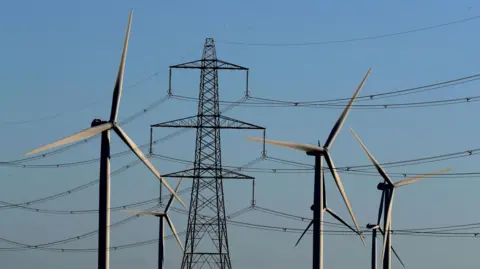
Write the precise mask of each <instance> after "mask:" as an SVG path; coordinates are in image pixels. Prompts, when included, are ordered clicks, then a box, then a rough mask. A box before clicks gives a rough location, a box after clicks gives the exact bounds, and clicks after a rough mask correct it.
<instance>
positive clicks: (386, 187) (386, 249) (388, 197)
mask: <svg viewBox="0 0 480 269" xmlns="http://www.w3.org/2000/svg"><path fill="white" fill-rule="evenodd" d="M350 131H351V132H352V134H353V135H354V136H355V138H356V139H357V141H358V143H360V146H361V147H362V149H363V151H365V153H366V154H367V156H368V158H369V159H370V161H372V163H373V164H374V165H375V167H376V168H377V171H378V173H379V174H380V175H381V176H382V178H383V179H384V182H380V183H378V185H377V189H378V190H381V191H382V197H383V196H384V197H383V198H384V203H385V204H384V206H385V217H384V228H383V230H384V236H383V248H382V261H383V268H384V269H390V268H391V259H392V258H391V257H392V253H391V249H392V234H391V232H390V231H391V228H392V203H393V197H394V194H395V190H396V189H397V188H400V187H402V186H406V185H410V184H413V183H415V182H418V181H419V180H421V179H424V178H427V177H431V176H434V175H438V174H442V173H445V172H448V171H451V170H452V169H451V168H447V169H444V170H440V171H437V172H434V173H431V174H424V175H419V176H415V177H411V178H406V179H403V180H400V181H398V182H393V180H391V179H390V177H389V176H388V175H387V173H386V172H385V170H383V168H382V166H381V165H380V163H378V161H377V160H376V159H375V157H373V155H372V154H371V153H370V152H369V151H368V149H367V147H366V146H365V144H363V142H362V140H360V138H359V137H358V135H357V134H356V133H355V132H354V131H353V129H352V128H350Z"/></svg>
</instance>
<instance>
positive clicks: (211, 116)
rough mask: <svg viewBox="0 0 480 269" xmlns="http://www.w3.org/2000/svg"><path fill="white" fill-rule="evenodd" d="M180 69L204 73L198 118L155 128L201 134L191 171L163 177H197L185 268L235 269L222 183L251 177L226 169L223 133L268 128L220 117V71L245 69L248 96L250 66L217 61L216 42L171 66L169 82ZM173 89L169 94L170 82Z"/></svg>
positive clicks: (187, 239) (194, 117) (193, 117)
mask: <svg viewBox="0 0 480 269" xmlns="http://www.w3.org/2000/svg"><path fill="white" fill-rule="evenodd" d="M176 68H181V69H200V92H199V96H198V112H197V115H195V116H191V117H187V118H183V119H179V120H173V121H168V122H163V123H159V124H154V125H152V126H151V127H152V128H153V127H172V128H195V129H196V130H197V135H196V146H195V161H194V167H193V169H186V170H183V171H179V172H175V173H170V174H166V175H165V177H179V178H192V179H193V182H192V192H191V196H190V208H189V213H188V225H187V234H186V237H185V250H184V253H183V258H182V265H181V268H182V269H191V268H212V269H215V268H220V269H231V268H232V264H231V261H230V249H229V244H228V236H227V223H226V217H225V198H224V194H223V180H224V179H253V177H250V176H247V175H243V174H240V173H237V172H234V171H230V170H227V169H225V168H223V167H222V155H221V145H220V141H221V140H220V130H221V129H237V130H238V129H257V130H264V134H265V128H263V127H260V126H257V125H253V124H249V123H246V122H242V121H239V120H235V119H232V118H229V117H226V116H224V115H221V113H220V104H219V100H220V99H219V90H218V89H219V86H218V70H240V71H246V74H247V94H248V68H245V67H242V66H239V65H235V64H232V63H228V62H225V61H222V60H219V59H217V56H216V51H215V42H214V40H213V39H212V38H207V39H206V40H205V45H204V47H203V56H202V59H201V60H197V61H192V62H187V63H183V64H178V65H174V66H170V79H171V74H172V73H171V72H172V69H176ZM169 86H170V87H169V93H171V80H170V82H169ZM204 265H207V266H204Z"/></svg>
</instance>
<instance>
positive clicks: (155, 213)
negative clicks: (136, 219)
mask: <svg viewBox="0 0 480 269" xmlns="http://www.w3.org/2000/svg"><path fill="white" fill-rule="evenodd" d="M120 211H121V212H126V213H130V214H134V215H150V216H157V217H159V216H164V215H165V213H164V212H158V211H141V210H120Z"/></svg>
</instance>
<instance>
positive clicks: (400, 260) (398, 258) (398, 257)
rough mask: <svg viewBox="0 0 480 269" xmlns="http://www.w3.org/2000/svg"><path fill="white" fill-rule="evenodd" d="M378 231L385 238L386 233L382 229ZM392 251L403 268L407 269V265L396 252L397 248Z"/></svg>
mask: <svg viewBox="0 0 480 269" xmlns="http://www.w3.org/2000/svg"><path fill="white" fill-rule="evenodd" d="M378 230H379V231H380V232H381V233H382V235H383V236H385V233H384V232H383V230H382V228H380V227H379V228H378ZM392 251H393V253H394V254H395V256H396V257H397V260H398V261H399V262H400V263H401V264H402V266H403V268H405V264H404V263H403V261H402V259H400V256H399V255H398V253H397V251H395V248H393V246H392Z"/></svg>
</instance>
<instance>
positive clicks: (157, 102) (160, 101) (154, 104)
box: [0, 95, 169, 167]
mask: <svg viewBox="0 0 480 269" xmlns="http://www.w3.org/2000/svg"><path fill="white" fill-rule="evenodd" d="M168 99H169V96H168V95H166V96H164V97H162V98H160V99H158V100H155V101H154V102H152V103H151V104H149V105H148V106H147V107H146V108H143V109H142V110H140V111H138V112H136V113H135V114H133V115H132V116H129V117H127V118H126V119H125V120H122V121H120V122H119V123H118V124H119V125H126V124H128V123H130V122H132V121H133V120H134V119H136V118H138V117H140V116H142V115H144V114H146V113H147V112H150V111H152V110H153V109H154V108H156V107H158V106H159V105H161V104H163V103H164V102H165V101H167V100H168ZM97 138H99V136H92V137H89V138H87V139H84V140H82V141H78V142H75V143H73V144H70V145H67V146H65V147H62V148H59V149H55V150H52V151H50V152H47V153H43V154H41V155H37V156H32V157H27V158H23V159H18V160H13V161H3V162H0V165H1V166H5V165H7V166H20V167H21V165H20V164H22V163H25V162H31V161H34V160H39V159H44V158H47V157H49V156H53V155H56V154H59V153H62V152H65V151H68V150H70V149H73V148H76V147H78V146H80V145H83V144H85V143H88V142H89V141H91V140H94V139H97ZM67 165H68V164H67Z"/></svg>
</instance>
